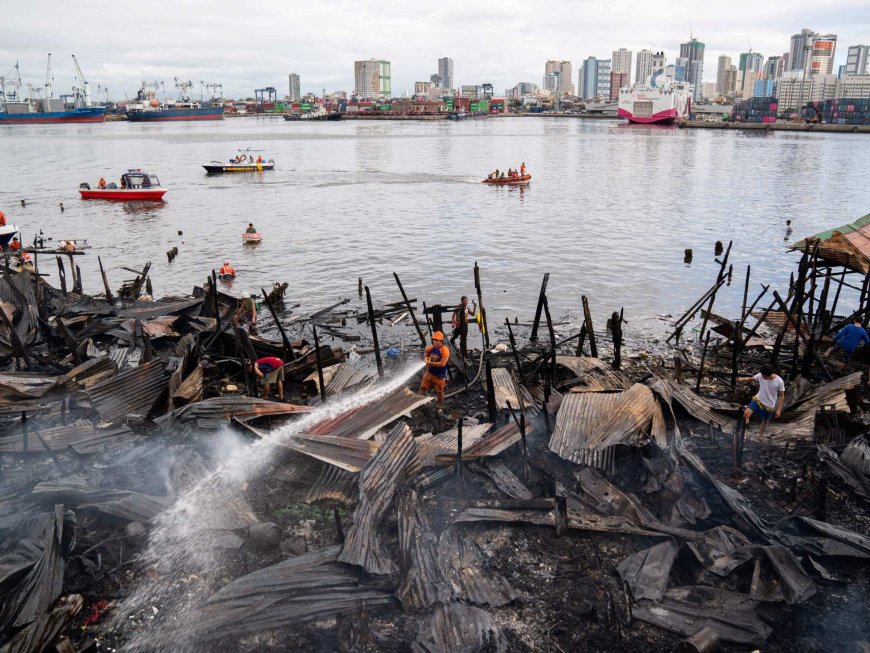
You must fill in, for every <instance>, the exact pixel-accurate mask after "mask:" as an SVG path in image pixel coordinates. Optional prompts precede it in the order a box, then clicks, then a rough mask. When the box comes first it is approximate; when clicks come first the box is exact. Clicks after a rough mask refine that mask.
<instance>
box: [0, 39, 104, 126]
mask: <svg viewBox="0 0 870 653" xmlns="http://www.w3.org/2000/svg"><path fill="white" fill-rule="evenodd" d="M72 58H73V63H74V64H75V69H76V73H77V75H78V79H79V80H80V81H81V84H82V88H74V89H73V95H72V98H73V100H72V102H71V103H70V106H67V104H66V103H65V102H64V101H63V100H62V99H60V98H55V97H52V95H53V93H52V82H51V80H52V78H51V54H49V55H48V68H47V71H46V75H45V86H44V87H43V89H42V95H43V96H44V97H42V98H29V99H24V98H22V97H21V73H20V71H19V69H18V64H17V63H16V64H15V67H14V68H13V69H12V70H13V71H14V75H13V77H12V80H11V81H10V86H11V88H10V89H9V91H7V89H6V86H7V81H6V77H2V78H0V124H5V125H44V124H58V123H78V122H106V108H105V107H98V106H91V93H90V87H89V85H88V82H87V79H85V76H84V74H83V73H82V69H81V68H80V67H79V63H78V61H77V60H76V57H75V55H73V56H72ZM67 97H69V96H67Z"/></svg>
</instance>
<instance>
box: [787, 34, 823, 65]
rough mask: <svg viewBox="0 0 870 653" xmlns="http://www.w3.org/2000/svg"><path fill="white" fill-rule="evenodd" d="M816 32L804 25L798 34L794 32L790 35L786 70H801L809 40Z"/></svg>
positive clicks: (805, 58)
mask: <svg viewBox="0 0 870 653" xmlns="http://www.w3.org/2000/svg"><path fill="white" fill-rule="evenodd" d="M815 35H816V33H815V32H814V31H813V30H811V29H809V28H807V27H804V28H803V29H802V30H801V33H800V34H795V35H793V36H792V37H791V47H790V48H789V50H788V70H803V69H804V62H806V60H807V50H808V49H809V47H810V41H811V40H812V38H813V37H814V36H815Z"/></svg>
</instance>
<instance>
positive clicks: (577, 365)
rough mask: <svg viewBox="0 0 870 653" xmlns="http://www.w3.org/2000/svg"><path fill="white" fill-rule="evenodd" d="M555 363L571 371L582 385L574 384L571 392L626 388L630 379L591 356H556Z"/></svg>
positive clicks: (628, 386) (606, 390)
mask: <svg viewBox="0 0 870 653" xmlns="http://www.w3.org/2000/svg"><path fill="white" fill-rule="evenodd" d="M556 365H557V366H562V367H564V368H566V369H568V370H569V371H570V372H571V373H573V374H574V375H575V376H576V377H577V378H578V379H580V382H581V384H582V385H575V386H573V387H572V388H571V390H572V392H610V391H614V390H626V389H628V388H630V387H631V381H630V380H628V379H627V378H625V377H624V376H623V375H622V374H621V373H620V372H617V371H615V370H613V369H611V367H610V366H609V365H608V364H607V363H605V362H604V361H602V360H601V359H600V358H593V357H592V356H556Z"/></svg>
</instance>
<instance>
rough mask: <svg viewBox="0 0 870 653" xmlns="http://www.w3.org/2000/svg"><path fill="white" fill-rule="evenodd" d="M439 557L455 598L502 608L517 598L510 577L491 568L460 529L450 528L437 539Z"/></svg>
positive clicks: (478, 549) (475, 545)
mask: <svg viewBox="0 0 870 653" xmlns="http://www.w3.org/2000/svg"><path fill="white" fill-rule="evenodd" d="M438 551H439V554H440V555H439V557H438V560H439V562H440V564H441V570H442V572H443V574H444V578H445V581H446V583H447V587H449V588H450V589H451V594H452V596H451V598H452V599H453V600H454V601H463V602H465V603H474V604H476V605H488V606H492V607H494V608H495V607H499V606H502V605H507V604H508V603H510V602H511V601H513V600H514V599H516V598H517V593H516V592H515V591H514V588H513V587H511V584H510V583H509V582H508V581H507V579H506V578H505V577H504V576H502V575H501V574H500V573H498V572H497V571H495V570H494V569H489V568H488V566H487V563H486V557H485V556H484V555H483V552H482V551H481V550H480V547H479V546H477V543H476V542H475V541H474V540H473V539H472V538H470V537H468V534H467V533H464V532H462V531H461V530H460V529H459V528H455V527H454V528H448V529H447V530H446V531H444V532H443V533H442V534H441V537H440V539H439V541H438Z"/></svg>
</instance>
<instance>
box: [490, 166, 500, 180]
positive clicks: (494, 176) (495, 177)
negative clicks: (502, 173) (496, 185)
mask: <svg viewBox="0 0 870 653" xmlns="http://www.w3.org/2000/svg"><path fill="white" fill-rule="evenodd" d="M489 178H490V179H498V168H496V169H495V172H493V173H490V175H489Z"/></svg>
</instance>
